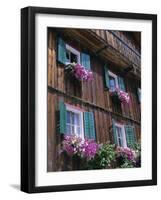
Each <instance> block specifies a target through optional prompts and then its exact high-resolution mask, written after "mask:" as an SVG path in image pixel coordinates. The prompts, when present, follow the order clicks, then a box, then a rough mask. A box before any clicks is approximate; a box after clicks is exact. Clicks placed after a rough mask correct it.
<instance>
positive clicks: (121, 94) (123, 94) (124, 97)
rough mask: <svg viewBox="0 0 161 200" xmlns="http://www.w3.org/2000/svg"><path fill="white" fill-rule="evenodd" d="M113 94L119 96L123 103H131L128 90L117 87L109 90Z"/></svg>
mask: <svg viewBox="0 0 161 200" xmlns="http://www.w3.org/2000/svg"><path fill="white" fill-rule="evenodd" d="M109 92H110V95H111V96H114V95H116V96H118V98H119V99H120V101H121V102H123V103H129V102H130V96H129V94H128V93H127V92H124V91H123V90H120V89H119V88H116V89H115V90H109Z"/></svg>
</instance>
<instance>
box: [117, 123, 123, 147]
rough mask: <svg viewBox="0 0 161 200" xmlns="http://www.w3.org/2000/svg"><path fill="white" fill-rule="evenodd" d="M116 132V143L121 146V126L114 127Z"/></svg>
mask: <svg viewBox="0 0 161 200" xmlns="http://www.w3.org/2000/svg"><path fill="white" fill-rule="evenodd" d="M116 133H117V140H118V145H119V146H123V135H122V128H120V127H116Z"/></svg>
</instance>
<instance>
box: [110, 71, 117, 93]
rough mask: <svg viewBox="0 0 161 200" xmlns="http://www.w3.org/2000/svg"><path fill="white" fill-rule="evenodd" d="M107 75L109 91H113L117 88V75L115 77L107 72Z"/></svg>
mask: <svg viewBox="0 0 161 200" xmlns="http://www.w3.org/2000/svg"><path fill="white" fill-rule="evenodd" d="M108 74H109V86H110V90H112V91H114V90H115V89H116V88H117V87H118V80H117V75H115V74H114V73H112V72H111V71H108Z"/></svg>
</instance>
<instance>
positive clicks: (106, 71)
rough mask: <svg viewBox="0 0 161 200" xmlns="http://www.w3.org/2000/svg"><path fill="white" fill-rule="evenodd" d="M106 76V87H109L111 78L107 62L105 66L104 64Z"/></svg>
mask: <svg viewBox="0 0 161 200" xmlns="http://www.w3.org/2000/svg"><path fill="white" fill-rule="evenodd" d="M104 78H105V87H106V88H108V89H109V88H110V80H109V73H108V67H107V64H105V66H104Z"/></svg>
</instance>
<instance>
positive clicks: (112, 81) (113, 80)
mask: <svg viewBox="0 0 161 200" xmlns="http://www.w3.org/2000/svg"><path fill="white" fill-rule="evenodd" d="M115 87H116V84H115V79H114V78H113V77H110V89H111V90H114V89H115Z"/></svg>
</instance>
